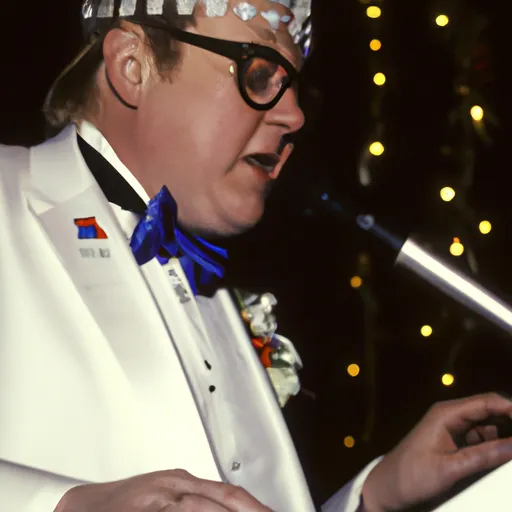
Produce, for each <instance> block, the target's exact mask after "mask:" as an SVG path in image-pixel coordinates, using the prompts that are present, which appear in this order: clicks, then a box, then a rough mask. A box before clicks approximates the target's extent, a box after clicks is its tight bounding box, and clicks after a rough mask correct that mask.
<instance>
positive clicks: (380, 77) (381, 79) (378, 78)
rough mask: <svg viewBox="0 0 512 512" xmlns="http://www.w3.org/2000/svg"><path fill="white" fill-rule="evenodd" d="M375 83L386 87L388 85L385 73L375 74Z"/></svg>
mask: <svg viewBox="0 0 512 512" xmlns="http://www.w3.org/2000/svg"><path fill="white" fill-rule="evenodd" d="M373 83H374V84H375V85H384V84H385V83H386V75H385V74H384V73H375V75H373Z"/></svg>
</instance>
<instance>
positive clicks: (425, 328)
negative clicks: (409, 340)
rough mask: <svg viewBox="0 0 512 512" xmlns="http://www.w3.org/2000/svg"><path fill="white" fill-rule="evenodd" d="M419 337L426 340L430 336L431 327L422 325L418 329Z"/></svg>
mask: <svg viewBox="0 0 512 512" xmlns="http://www.w3.org/2000/svg"><path fill="white" fill-rule="evenodd" d="M420 332H421V335H422V336H425V338H428V337H429V336H430V335H431V334H432V327H430V325H424V326H423V327H422V328H421V329H420Z"/></svg>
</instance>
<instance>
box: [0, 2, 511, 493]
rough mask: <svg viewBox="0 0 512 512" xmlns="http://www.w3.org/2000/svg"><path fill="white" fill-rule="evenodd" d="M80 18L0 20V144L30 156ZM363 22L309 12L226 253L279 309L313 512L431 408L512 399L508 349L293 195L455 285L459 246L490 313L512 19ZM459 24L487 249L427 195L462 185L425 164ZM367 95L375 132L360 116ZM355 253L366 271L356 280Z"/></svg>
mask: <svg viewBox="0 0 512 512" xmlns="http://www.w3.org/2000/svg"><path fill="white" fill-rule="evenodd" d="M79 4H80V2H79V1H75V0H73V1H69V0H52V2H45V3H43V4H41V3H36V2H33V3H30V2H28V3H23V2H15V3H9V5H8V6H7V7H6V6H2V9H3V12H2V14H1V16H2V21H3V22H4V23H3V28H2V33H1V37H2V41H1V42H2V44H1V48H2V49H3V52H2V71H1V75H0V76H1V87H2V95H1V97H2V100H3V101H2V106H1V107H0V113H1V116H0V142H1V143H9V144H14V143H16V144H33V143H36V142H39V141H41V140H43V138H44V123H43V119H42V116H41V114H40V107H41V104H42V102H43V99H44V96H45V93H46V91H47V89H48V88H49V86H50V84H51V82H52V80H53V79H54V78H55V76H56V75H57V74H58V73H59V71H60V70H61V69H62V68H63V67H64V66H65V65H66V64H67V63H68V62H69V61H70V60H71V58H72V57H73V56H74V55H75V54H76V52H77V51H78V49H79V48H80V45H81V34H80V27H79V10H80V9H79ZM378 5H380V6H381V8H382V10H383V16H382V17H381V18H380V19H379V20H370V19H369V18H367V17H366V15H365V9H366V5H363V4H361V3H360V2H358V1H357V0H317V3H316V4H315V5H314V18H315V22H316V25H315V51H314V54H313V56H312V57H311V59H310V61H309V62H308V63H307V65H306V67H305V70H304V77H303V82H304V84H303V89H302V90H303V94H302V101H303V105H304V108H305V110H306V113H307V114H308V124H307V126H306V127H305V129H304V131H303V133H302V135H301V136H300V137H299V139H298V141H297V147H296V152H295V156H294V157H293V160H292V161H291V162H290V165H289V166H288V168H287V170H286V173H285V176H284V178H283V180H282V183H281V184H280V186H279V187H278V188H277V190H276V191H275V195H274V196H273V198H272V200H271V203H270V205H269V206H270V207H269V212H268V215H267V216H266V218H265V220H264V222H263V223H262V224H261V225H260V227H258V228H257V229H256V230H255V231H253V232H252V233H250V234H248V235H246V236H244V237H242V238H240V239H239V240H236V241H234V242H233V248H232V253H233V258H232V268H231V269H230V270H231V272H230V279H231V281H232V282H233V283H235V284H238V285H242V286H245V287H247V288H250V289H253V290H256V291H259V290H261V291H271V292H273V293H275V294H276V295H277V296H278V299H279V308H278V320H279V322H280V331H281V332H282V333H283V334H285V335H286V336H288V337H290V338H291V339H292V340H293V341H294V342H295V343H296V345H297V347H298V348H299V351H300V353H301V355H302V358H303V360H304V363H305V368H304V370H303V372H302V380H303V386H304V388H305V389H306V390H307V392H305V393H302V394H301V395H299V396H298V397H296V398H295V399H293V400H292V401H291V402H290V404H289V405H288V406H287V408H286V410H285V414H286V417H287V419H288V421H289V425H290V428H291V430H292V434H293V436H294V438H295V441H296V443H297V447H298V450H299V454H300V456H301V459H302V461H303V463H304V466H305V470H306V473H307V476H308V478H309V481H310V483H311V487H312V490H313V493H314V495H315V498H316V499H317V500H318V501H319V502H321V501H323V500H325V499H326V498H327V497H328V496H329V495H330V494H332V493H333V492H334V491H335V490H337V489H338V488H339V487H340V486H341V485H342V484H343V483H345V482H346V481H347V480H349V479H350V478H351V477H352V476H353V475H354V474H355V473H356V472H357V471H358V470H359V469H361V468H362V467H363V466H364V465H365V463H367V462H369V460H371V458H373V457H375V456H377V455H380V454H382V453H384V452H386V451H387V450H389V449H390V448H391V447H393V446H394V445H395V444H396V443H397V442H398V441H399V440H400V439H401V438H402V437H403V435H404V434H405V433H406V432H407V431H408V430H409V429H410V428H411V427H412V426H413V425H414V424H415V423H416V422H417V421H418V420H419V419H420V418H421V416H422V415H423V414H424V413H425V411H426V410H427V409H428V407H429V406H430V405H431V404H433V403H434V402H436V401H439V400H445V399H451V398H454V397H460V396H465V395H468V394H472V393H477V392H483V391H489V390H500V391H505V392H509V393H510V394H512V383H511V381H510V377H509V376H510V367H511V364H512V344H511V343H510V339H509V336H508V335H507V334H505V333H502V332H500V331H499V330H498V329H497V328H494V327H493V326H491V325H490V324H489V323H487V322H486V321H483V320H480V319H479V318H476V317H475V316H473V315H472V314H470V313H469V312H467V311H465V310H464V309H463V308H462V307H460V306H458V305H457V304H455V303H454V302H452V301H451V300H449V299H447V298H445V297H443V296H442V295H441V294H440V293H438V292H437V291H435V290H433V289H432V288H431V287H430V286H429V285H428V284H427V283H425V282H421V281H420V280H419V279H418V278H416V277H414V276H412V275H410V274H408V273H407V272H406V271H404V270H400V269H396V268H394V267H393V259H394V254H393V253H392V251H391V250H389V249H388V248H387V247H385V246H383V245H382V244H381V243H380V242H378V241H376V240H373V239H371V238H369V236H368V235H366V234H365V233H363V232H358V231H356V230H355V229H353V228H352V227H351V226H349V225H348V224H343V223H340V222H338V221H335V220H333V219H326V218H324V217H322V216H319V215H312V216H311V215H310V216H306V215H299V213H300V212H302V211H304V210H305V209H306V206H304V204H305V203H304V200H303V196H304V190H307V189H308V188H310V187H311V185H310V184H311V183H312V182H313V181H315V180H318V179H319V178H323V177H328V178H329V179H330V180H331V182H332V183H333V187H334V188H335V190H337V191H338V192H340V193H341V194H343V195H344V196H346V197H351V198H352V199H354V200H355V201H356V202H357V203H360V204H361V205H364V207H365V208H371V210H372V212H374V213H376V214H377V215H379V216H380V218H382V219H383V222H384V223H385V224H387V225H388V226H390V227H392V228H393V229H394V230H397V231H398V232H403V233H410V232H415V233H419V234H421V235H422V237H423V239H425V240H426V241H428V242H429V243H431V246H432V248H433V249H434V250H435V251H436V252H437V253H439V254H442V255H443V256H446V258H447V259H448V260H449V261H451V263H454V264H457V265H458V266H459V267H460V268H463V269H465V270H467V271H468V273H469V272H470V269H469V267H468V265H467V261H466V260H465V258H464V256H465V255H466V254H467V251H466V253H465V255H464V256H463V257H461V258H454V257H452V256H450V254H449V252H448V247H449V245H450V242H451V240H452V238H453V237H455V236H459V237H461V240H462V242H463V243H465V245H466V247H467V248H471V249H472V250H473V251H474V253H475V255H476V257H477V259H478V262H479V273H478V275H477V276H476V278H477V279H478V280H479V281H480V282H481V283H483V284H485V286H488V287H489V288H491V289H492V290H493V291H494V292H497V293H498V294H499V295H500V296H502V297H504V298H505V299H507V297H508V295H509V294H510V293H511V291H512V274H511V271H510V263H509V260H510V256H509V250H510V243H509V226H510V222H511V221H512V210H511V209H510V208H509V203H510V188H509V187H510V179H509V172H510V168H509V152H510V150H511V149H510V142H509V140H510V136H511V135H512V124H511V121H510V119H511V118H510V106H511V105H510V103H511V99H510V93H509V78H508V74H509V69H508V68H509V65H510V60H511V59H510V52H511V43H510V36H509V34H508V28H509V26H510V16H511V15H512V9H511V8H510V6H509V3H508V2H504V1H502V2H498V1H497V0H494V1H492V2H484V1H483V0H481V1H476V0H475V1H472V2H464V3H461V5H457V4H456V3H455V2H453V0H445V1H442V0H440V1H438V2H429V1H414V2H411V0H396V1H393V2H390V1H386V0H383V1H382V2H379V3H378ZM471 9H476V10H477V12H478V13H480V14H481V15H483V16H485V17H486V19H487V21H488V25H487V28H486V29H485V30H484V32H483V33H482V34H481V35H480V36H479V38H478V41H477V44H476V45H474V47H472V48H470V49H468V51H469V53H470V54H471V55H472V62H471V70H472V77H473V78H472V90H475V91H477V93H478V94H479V95H480V96H481V98H483V100H484V103H485V112H486V114H487V112H490V111H491V110H492V111H494V113H495V115H496V117H497V118H498V120H499V125H497V126H492V125H489V124H488V123H486V130H487V132H488V134H489V135H490V136H491V138H492V144H491V145H485V144H483V143H482V142H481V141H480V140H479V138H478V137H476V136H472V138H470V139H467V138H466V139H465V140H471V141H472V142H471V144H472V146H471V147H472V148H473V150H474V154H475V157H476V168H475V174H474V181H473V183H472V185H471V187H470V188H469V190H468V195H467V203H468V207H467V208H468V209H469V211H470V212H471V213H472V215H474V216H475V218H477V219H479V220H484V219H485V220H489V221H490V222H491V223H492V226H493V230H492V232H491V233H490V234H489V235H486V236H484V235H481V234H480V233H479V232H478V229H477V224H471V222H469V221H468V222H466V221H465V220H464V219H463V218H462V217H461V215H460V214H459V213H458V212H459V210H457V203H456V202H457V197H456V199H455V201H454V202H452V203H444V202H442V201H441V199H440V196H439V190H440V189H441V187H442V186H444V185H451V186H453V187H454V188H455V189H456V191H457V190H458V188H457V184H458V183H459V181H460V179H461V173H462V171H461V168H460V167H459V166H457V165H455V164H453V162H452V161H451V160H450V161H448V162H447V161H446V159H443V158H441V157H440V148H441V147H443V146H444V145H445V144H446V143H447V140H448V141H451V142H453V140H455V139H457V137H458V135H457V131H456V130H457V129H456V128H455V129H448V122H447V119H448V115H449V113H450V112H451V111H452V110H453V109H454V108H456V107H457V105H459V103H460V98H459V97H458V96H457V94H455V93H454V86H455V85H457V80H458V79H459V68H460V65H461V63H460V60H459V61H458V60H457V57H456V56H454V46H455V39H456V35H457V34H460V33H461V32H464V30H467V29H466V28H464V23H465V22H464V19H465V14H467V13H468V12H470V11H471ZM440 13H448V14H449V15H450V19H451V23H450V24H449V25H448V27H445V28H440V27H437V26H436V24H435V23H434V19H435V17H436V15H437V14H440ZM452 13H453V14H452ZM376 31H380V36H379V37H380V38H381V40H382V42H383V49H382V51H381V52H379V55H378V57H377V56H376V55H370V54H371V52H370V51H369V49H368V42H369V40H370V39H371V38H372V37H374V36H375V35H377V33H376ZM375 66H377V68H375ZM375 71H383V72H385V74H386V76H387V79H388V80H387V83H386V85H385V86H384V88H383V89H382V90H379V91H376V89H377V88H376V86H374V85H373V83H372V80H371V76H372V74H373V72H375ZM380 92H382V93H383V97H382V100H381V101H380V103H379V104H380V106H381V108H380V110H379V114H378V115H377V116H374V115H372V111H371V110H372V108H371V107H372V105H373V103H374V102H375V101H376V98H378V94H379V93H380ZM482 106H484V105H482ZM486 120H487V119H486V118H484V122H486ZM379 124H380V125H381V126H382V127H383V129H384V131H383V133H382V138H381V140H382V141H383V143H384V145H385V148H386V151H385V153H384V155H383V156H382V157H380V158H378V159H375V161H374V162H372V163H371V170H372V178H373V181H372V185H371V186H370V187H362V186H361V185H360V184H359V181H358V168H359V160H360V156H361V152H362V150H363V148H364V146H365V144H366V143H367V141H368V139H369V137H371V135H372V132H373V130H374V128H375V127H376V126H378V125H379ZM454 130H455V131H454ZM459 135H460V134H459ZM452 164H453V165H452ZM461 233H463V234H465V235H466V237H465V238H464V236H463V235H462V234H461ZM361 254H366V255H367V256H366V261H367V262H369V263H367V264H365V265H363V266H361V265H360V264H359V263H358V261H359V262H360V256H361ZM363 274H364V275H363ZM354 275H363V286H362V287H361V288H360V289H358V290H355V289H353V288H351V286H350V278H351V277H352V276H354ZM424 324H428V325H431V326H432V327H433V330H434V333H433V335H432V336H431V337H429V338H424V337H422V336H421V335H420V328H421V326H422V325H424ZM350 363H357V364H358V365H359V366H360V368H361V373H360V375H359V376H357V377H356V378H352V377H350V376H349V375H348V374H347V371H346V368H347V366H348V365H349V364H350ZM445 372H451V373H452V374H453V375H454V376H455V383H454V385H453V386H451V387H446V386H443V385H442V383H441V375H442V374H443V373H445ZM348 435H351V436H353V437H354V438H355V441H356V444H355V446H354V447H353V448H351V449H348V448H346V447H345V446H344V442H343V440H344V438H345V436H348Z"/></svg>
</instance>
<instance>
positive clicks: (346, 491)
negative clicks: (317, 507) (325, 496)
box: [322, 457, 382, 512]
mask: <svg viewBox="0 0 512 512" xmlns="http://www.w3.org/2000/svg"><path fill="white" fill-rule="evenodd" d="M381 460H382V457H379V458H377V459H375V460H374V461H372V462H370V464H368V466H366V467H365V468H364V469H363V470H362V471H361V472H360V473H359V474H358V475H357V476H356V477H355V478H354V479H353V480H351V481H350V482H349V483H348V484H347V485H345V487H343V488H342V489H340V490H339V491H338V492H337V493H336V494H335V495H334V496H332V498H330V499H329V501H328V502H327V503H326V504H325V505H324V506H323V507H322V512H359V511H360V510H361V505H362V503H361V494H362V491H363V485H364V482H365V481H366V478H367V477H368V475H369V474H370V472H371V471H372V469H373V468H374V467H375V466H376V465H377V464H378V463H379V462H380V461H381Z"/></svg>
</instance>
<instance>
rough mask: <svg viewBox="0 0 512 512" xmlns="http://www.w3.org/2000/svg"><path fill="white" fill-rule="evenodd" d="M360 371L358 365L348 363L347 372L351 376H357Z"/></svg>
mask: <svg viewBox="0 0 512 512" xmlns="http://www.w3.org/2000/svg"><path fill="white" fill-rule="evenodd" d="M360 372H361V369H360V368H359V365H357V364H349V365H348V367H347V373H348V374H349V375H350V376H351V377H357V376H358V375H359V373H360Z"/></svg>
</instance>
